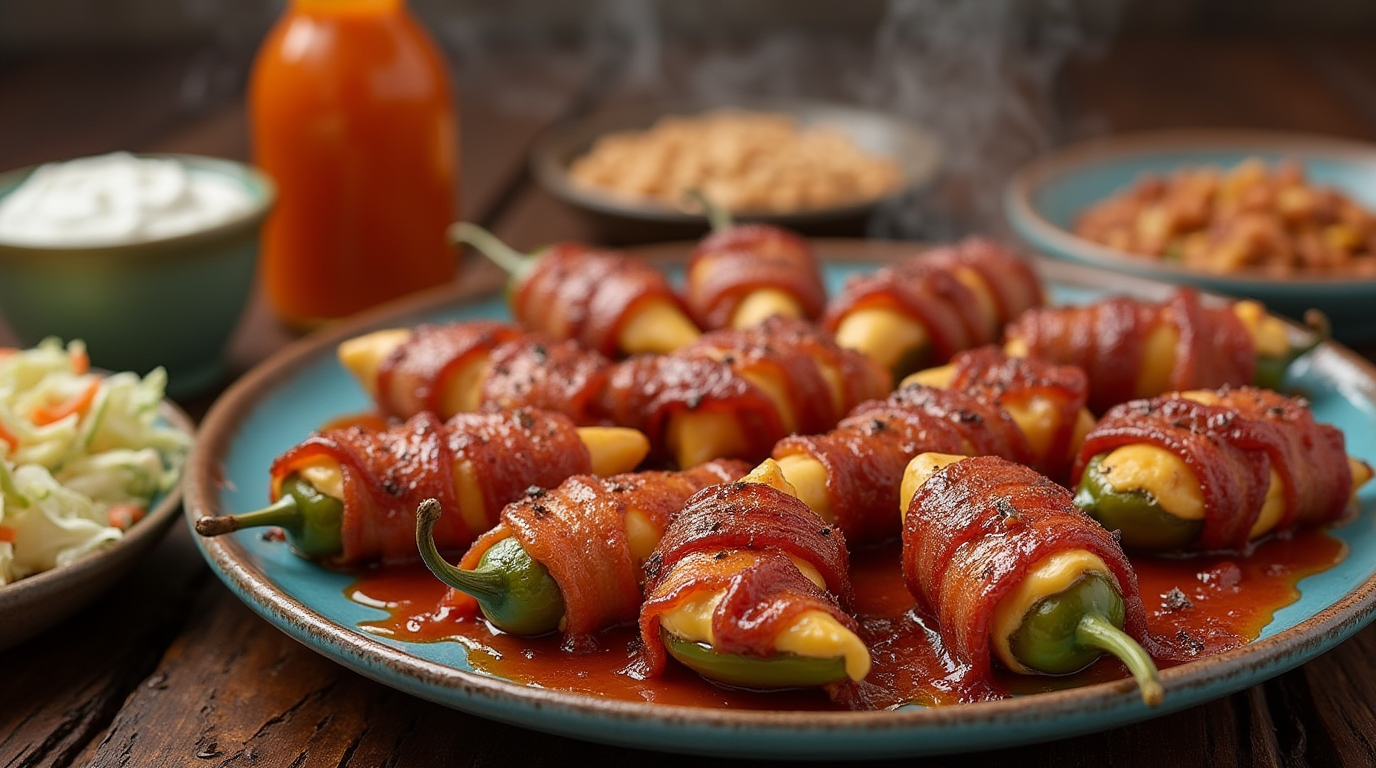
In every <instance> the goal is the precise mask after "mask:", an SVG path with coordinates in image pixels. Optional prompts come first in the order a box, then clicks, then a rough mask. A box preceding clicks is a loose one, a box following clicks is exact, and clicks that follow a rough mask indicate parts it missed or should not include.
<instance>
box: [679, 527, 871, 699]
mask: <svg viewBox="0 0 1376 768" xmlns="http://www.w3.org/2000/svg"><path fill="white" fill-rule="evenodd" d="M789 559H790V560H792V561H793V564H794V565H796V566H798V570H799V571H801V572H802V574H803V575H804V576H806V577H807V578H808V579H809V580H810V581H812V582H813V583H814V584H817V585H818V586H819V587H824V586H825V582H824V581H823V580H822V577H821V575H820V574H818V573H817V570H816V569H815V568H813V567H812V566H811V565H809V564H808V563H805V562H803V561H801V560H798V559H797V558H795V557H793V556H791V555H790V556H789ZM714 562H715V564H716V565H717V566H718V567H719V568H722V569H724V570H725V571H727V572H730V573H738V572H740V571H742V570H744V569H746V568H748V567H749V566H751V565H754V564H755V562H757V559H756V556H755V554H754V553H753V552H750V551H749V550H737V551H733V552H728V553H725V555H724V556H715V557H714ZM723 596H724V594H723V593H722V592H720V591H712V592H701V593H699V594H696V595H693V596H692V597H690V598H689V599H688V600H685V601H684V602H682V603H680V604H679V605H678V606H676V607H675V608H674V609H673V610H670V611H665V612H664V613H662V614H660V617H659V623H660V626H661V627H663V628H664V629H666V630H668V632H669V634H671V635H674V636H675V637H678V638H680V639H682V640H686V641H688V642H694V643H703V644H705V645H709V646H710V645H712V644H713V643H714V642H715V641H716V636H715V635H714V634H713V632H712V613H713V612H714V611H715V610H716V608H717V605H718V604H720V603H721V600H722V597H723ZM774 647H775V649H776V650H777V651H779V652H783V653H792V654H796V655H798V656H804V657H807V658H814V659H835V658H844V659H845V665H846V675H847V676H848V677H850V678H851V679H852V680H857V681H858V680H862V679H864V677H865V675H866V674H868V673H869V668H870V654H869V649H868V648H866V647H865V644H864V642H862V641H861V640H860V638H859V637H857V636H856V635H855V633H854V632H851V631H850V630H849V629H847V628H846V627H845V626H843V625H842V624H841V623H840V622H838V621H837V620H836V619H835V618H834V617H833V616H831V615H830V614H828V613H826V612H825V611H806V612H804V613H802V614H799V616H798V617H797V618H796V619H795V621H794V622H793V623H792V624H790V625H789V626H788V627H785V628H784V629H783V630H781V631H780V632H779V634H777V635H775V636H774Z"/></svg>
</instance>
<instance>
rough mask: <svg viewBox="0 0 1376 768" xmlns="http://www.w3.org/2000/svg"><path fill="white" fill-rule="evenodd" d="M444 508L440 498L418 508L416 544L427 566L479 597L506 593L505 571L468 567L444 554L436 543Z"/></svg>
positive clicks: (458, 588) (425, 502)
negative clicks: (457, 564) (494, 571)
mask: <svg viewBox="0 0 1376 768" xmlns="http://www.w3.org/2000/svg"><path fill="white" fill-rule="evenodd" d="M443 511H444V510H443V509H442V508H441V507H440V503H439V501H438V500H436V499H426V500H425V501H422V502H421V503H420V505H419V506H417V507H416V547H417V548H418V549H419V550H420V559H421V560H424V561H425V567H426V568H429V569H430V572H431V573H433V574H435V578H437V579H439V580H440V581H442V582H444V583H445V584H448V585H449V586H451V587H453V588H454V589H457V590H459V591H460V592H463V593H465V594H468V595H472V596H473V597H476V598H478V599H479V600H482V599H489V600H490V599H499V598H501V597H503V596H505V594H506V581H507V580H506V578H505V577H504V576H502V574H500V573H489V572H483V571H469V570H465V569H463V568H459V567H457V566H455V565H452V564H451V563H449V561H447V560H445V559H444V557H443V556H442V555H440V551H439V548H438V547H436V546H435V522H436V521H437V520H439V519H440V514H441V513H442V512H443Z"/></svg>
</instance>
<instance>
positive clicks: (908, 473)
mask: <svg viewBox="0 0 1376 768" xmlns="http://www.w3.org/2000/svg"><path fill="white" fill-rule="evenodd" d="M966 458H969V457H968V456H957V455H955V454H953V453H919V454H918V455H917V456H914V457H913V460H912V461H910V462H908V466H907V467H905V468H904V469H903V483H902V485H901V486H899V489H898V514H899V516H900V517H907V515H908V503H909V502H911V501H912V500H913V494H915V493H917V489H918V488H921V487H922V484H923V483H925V482H927V480H928V479H930V478H931V476H932V475H934V474H936V471H937V470H938V469H941V468H942V467H944V466H947V465H948V464H954V463H956V462H957V461H960V460H961V459H966Z"/></svg>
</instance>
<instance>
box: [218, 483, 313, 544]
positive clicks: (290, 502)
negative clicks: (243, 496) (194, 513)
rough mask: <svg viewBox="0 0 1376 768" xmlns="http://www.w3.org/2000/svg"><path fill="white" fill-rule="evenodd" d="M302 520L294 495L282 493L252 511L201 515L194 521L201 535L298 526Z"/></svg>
mask: <svg viewBox="0 0 1376 768" xmlns="http://www.w3.org/2000/svg"><path fill="white" fill-rule="evenodd" d="M304 522H305V520H303V519H302V516H301V507H300V505H298V504H297V503H296V497H295V496H293V495H291V494H290V493H284V494H282V498H280V499H278V500H277V501H275V502H273V503H272V505H271V506H267V507H264V508H262V509H259V510H255V511H253V512H244V513H243V514H239V515H219V516H216V517H202V518H201V519H199V520H197V521H196V533H199V534H201V535H202V536H222V535H224V534H226V533H234V532H235V531H237V530H239V529H241V528H261V527H263V526H268V525H276V526H280V527H282V528H300V527H301V526H302V524H303V523H304Z"/></svg>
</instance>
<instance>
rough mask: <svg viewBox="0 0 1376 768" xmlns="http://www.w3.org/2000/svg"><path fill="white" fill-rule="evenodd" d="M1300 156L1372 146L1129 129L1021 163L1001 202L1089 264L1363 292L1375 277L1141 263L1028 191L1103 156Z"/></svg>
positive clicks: (1366, 161) (1025, 233) (1038, 238)
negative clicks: (1066, 225)
mask: <svg viewBox="0 0 1376 768" xmlns="http://www.w3.org/2000/svg"><path fill="white" fill-rule="evenodd" d="M1249 149H1250V150H1256V151H1267V152H1277V153H1282V154H1284V153H1294V154H1297V155H1298V154H1301V153H1303V154H1304V155H1306V156H1310V157H1322V158H1325V159H1330V160H1338V161H1342V162H1347V163H1355V164H1361V165H1370V166H1373V169H1374V170H1376V144H1370V143H1366V142H1362V141H1358V140H1355V139H1347V138H1343V137H1338V136H1327V135H1323V134H1310V133H1301V132H1293V131H1268V130H1253V129H1234V128H1186V129H1165V130H1154V131H1135V132H1131V133H1123V134H1114V135H1110V136H1104V137H1098V138H1092V139H1087V140H1085V141H1080V142H1076V143H1073V144H1069V145H1066V146H1064V147H1061V148H1059V149H1056V150H1053V151H1051V152H1047V153H1045V154H1043V155H1040V156H1039V157H1037V158H1036V159H1034V160H1032V161H1031V162H1029V163H1027V164H1026V165H1024V166H1022V167H1021V168H1020V169H1018V171H1017V172H1016V173H1014V174H1013V176H1012V177H1011V178H1010V179H1009V180H1008V182H1007V183H1006V184H1005V185H1004V189H1003V207H1004V212H1005V215H1007V217H1008V219H1009V221H1010V223H1011V224H1012V225H1013V227H1014V229H1016V230H1017V231H1018V234H1019V235H1021V236H1022V238H1023V239H1024V240H1025V241H1027V242H1028V243H1030V244H1031V245H1032V246H1033V247H1035V248H1036V249H1037V250H1038V251H1046V252H1049V253H1051V254H1053V255H1055V256H1057V257H1059V258H1063V259H1069V260H1074V261H1076V262H1079V263H1082V264H1086V265H1089V266H1099V267H1106V268H1111V269H1115V270H1119V271H1122V272H1130V273H1132V274H1134V275H1138V276H1141V277H1151V278H1156V279H1170V280H1182V279H1188V280H1193V281H1198V282H1200V283H1202V284H1206V285H1208V286H1210V287H1212V288H1215V289H1217V290H1232V291H1239V292H1245V291H1249V290H1251V291H1257V290H1267V289H1271V290H1280V289H1289V288H1294V289H1303V290H1311V291H1320V292H1323V293H1332V294H1340V295H1352V294H1357V293H1370V292H1371V290H1372V289H1373V288H1376V277H1368V278H1360V279H1354V278H1353V277H1351V276H1344V275H1304V274H1297V275H1293V276H1278V275H1270V274H1265V273H1256V272H1238V273H1226V274H1214V273H1211V272H1203V271H1200V270H1194V269H1190V268H1188V267H1183V266H1180V265H1177V264H1169V263H1158V262H1151V261H1144V260H1143V258H1142V257H1140V256H1135V255H1133V254H1130V253H1127V252H1125V251H1120V250H1118V249H1116V248H1109V247H1108V246H1105V245H1101V244H1099V243H1095V242H1093V241H1091V240H1086V239H1084V238H1081V237H1079V236H1077V235H1075V234H1074V233H1073V232H1070V231H1069V230H1066V229H1063V228H1061V227H1059V226H1057V225H1056V224H1054V223H1052V222H1051V221H1050V220H1049V219H1047V218H1046V217H1045V216H1043V215H1042V214H1041V212H1040V210H1038V208H1037V207H1036V206H1034V205H1033V204H1032V193H1033V191H1034V190H1035V189H1037V188H1038V187H1039V186H1040V185H1041V184H1043V183H1046V182H1048V181H1052V180H1055V179H1056V178H1058V177H1061V176H1064V175H1066V174H1068V173H1072V172H1075V171H1079V170H1082V169H1084V168H1086V167H1092V166H1094V165H1097V164H1099V163H1103V162H1105V161H1113V160H1120V159H1124V158H1131V157H1142V156H1148V155H1153V154H1158V153H1161V152H1171V151H1210V150H1228V151H1242V152H1246V151H1248V150H1249Z"/></svg>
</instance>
